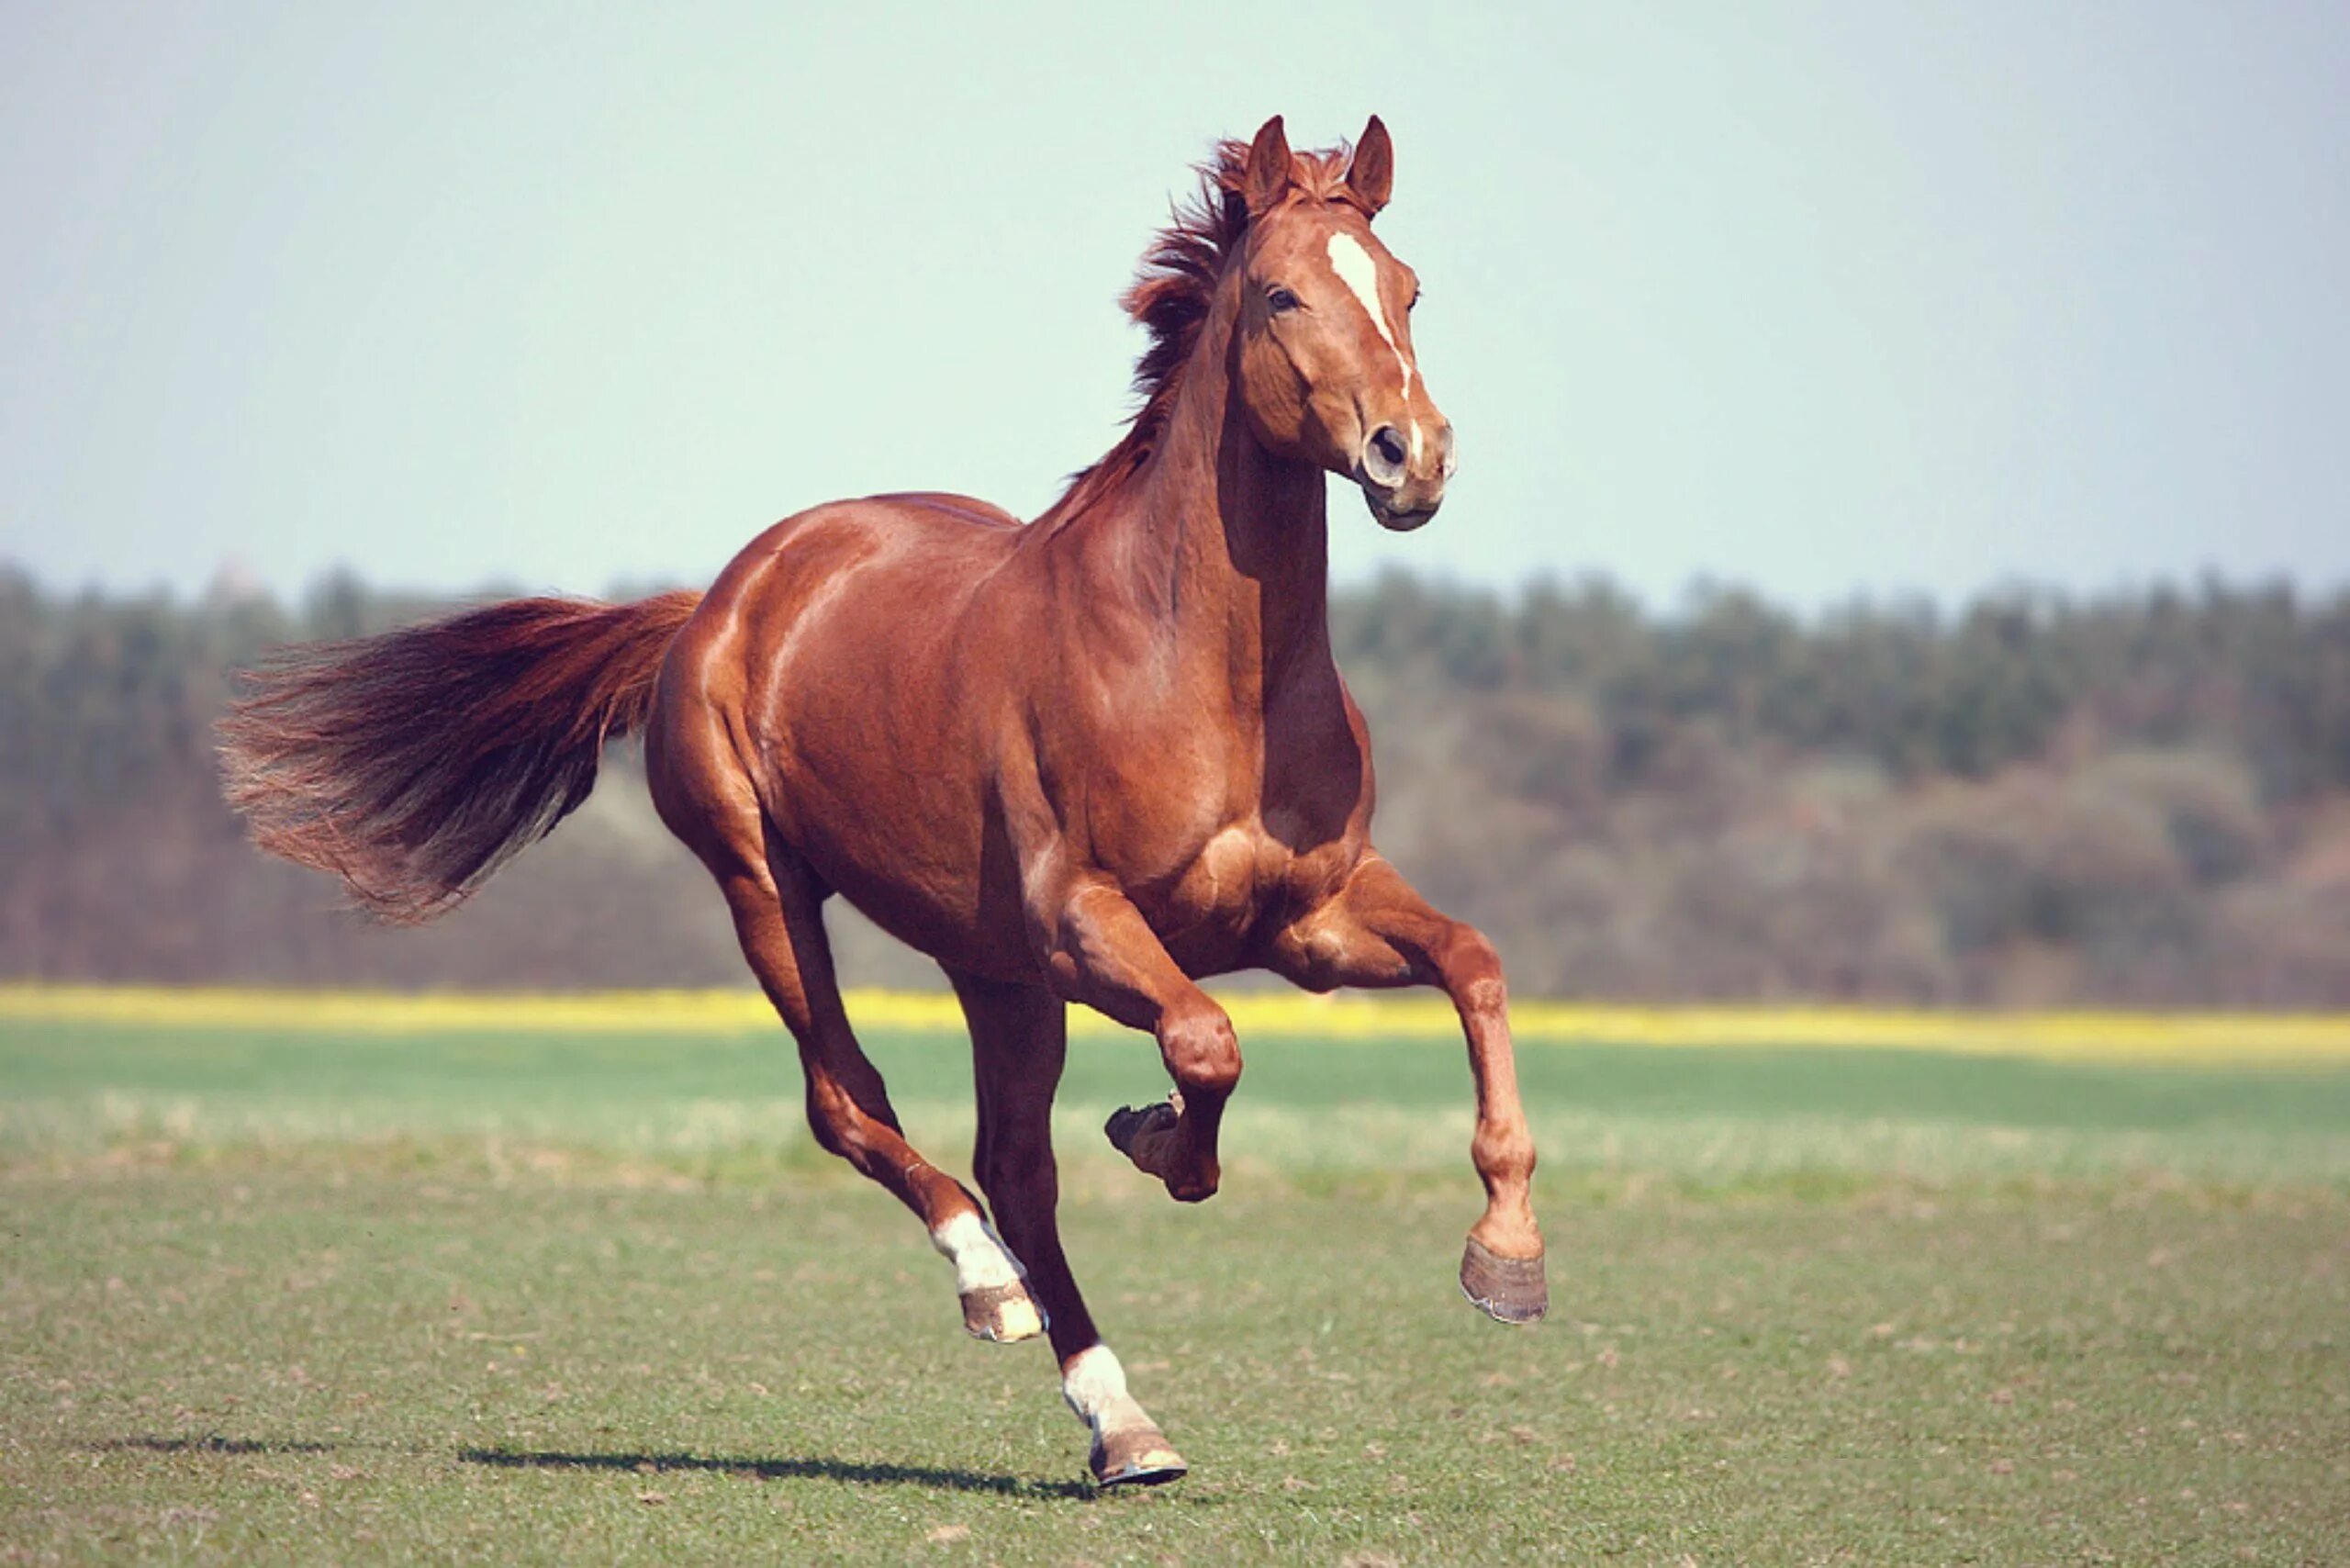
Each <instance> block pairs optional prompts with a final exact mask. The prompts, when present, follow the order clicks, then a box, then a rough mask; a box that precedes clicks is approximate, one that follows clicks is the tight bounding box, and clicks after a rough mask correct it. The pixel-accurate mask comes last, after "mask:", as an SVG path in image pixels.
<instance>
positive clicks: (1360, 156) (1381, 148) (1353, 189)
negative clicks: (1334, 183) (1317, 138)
mask: <svg viewBox="0 0 2350 1568" xmlns="http://www.w3.org/2000/svg"><path fill="white" fill-rule="evenodd" d="M1394 188H1395V143H1394V142H1393V140H1389V138H1388V135H1387V127H1386V126H1385V125H1384V124H1383V123H1382V121H1381V120H1380V118H1379V117H1378V116H1377V115H1373V116H1371V123H1370V124H1369V125H1367V126H1364V127H1363V128H1362V140H1360V141H1358V142H1356V143H1355V156H1354V161H1353V162H1350V163H1348V165H1347V190H1348V192H1349V193H1350V194H1351V195H1352V196H1353V197H1354V202H1355V205H1356V206H1357V207H1361V208H1362V212H1363V216H1364V217H1365V218H1376V217H1378V216H1379V209H1380V208H1381V207H1385V206H1386V205H1387V197H1388V194H1389V193H1390V192H1392V191H1393V189H1394Z"/></svg>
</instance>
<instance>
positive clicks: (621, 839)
mask: <svg viewBox="0 0 2350 1568" xmlns="http://www.w3.org/2000/svg"><path fill="white" fill-rule="evenodd" d="M433 608H435V607H434V606H433V605H431V603H429V602H427V601H422V600H418V599H399V598H394V597H389V596H384V595H379V594H375V593H373V592H370V591H367V590H365V589H364V588H362V587H361V586H360V585H358V584H356V583H354V582H353V581H350V580H348V579H339V580H336V581H333V582H330V583H329V584H326V585H324V586H323V587H321V588H319V590H318V591H317V592H315V593H313V594H312V595H311V596H309V598H308V599H307V600H306V601H305V602H304V603H302V604H301V605H299V606H294V607H287V606H282V605H278V604H275V603H273V602H271V601H269V600H267V599H261V598H256V597H253V596H250V595H243V594H235V593H220V594H215V595H214V596H211V597H210V598H208V599H206V600H204V601H201V602H196V603H189V602H184V601H174V600H173V599H167V598H161V597H156V598H143V599H126V598H106V597H92V596H84V597H75V598H65V597H61V596H57V595H53V594H49V593H46V592H44V591H43V590H42V589H40V588H39V587H37V586H36V585H35V584H33V583H32V582H31V581H30V580H29V579H28V578H26V577H22V576H12V575H8V574H6V573H0V976H15V977H24V976H39V977H49V978H68V977H77V978H96V979H159V980H255V981H272V982H281V983H330V982H345V983H348V982H354V981H365V982H375V983H392V984H472V985H481V984H488V985H506V986H566V985H616V984H708V983H737V982H738V981H740V980H741V977H742V971H741V969H740V966H739V960H738V959H737V958H735V956H734V954H733V947H732V943H731V938H730V936H729V935H728V930H727V924H726V921H725V918H724V914H723V911H722V908H721V907H720V906H719V902H718V900H717V898H716V897H715V895H714V893H713V892H712V891H711V889H710V888H709V886H708V885H707V882H706V880H705V879H703V877H702V874H701V872H700V870H699V868H698V867H697V866H695V865H694V863H693V862H692V861H691V859H690V858H689V857H687V856H686V855H685V854H684V853H683V851H682V850H680V849H678V848H677V846H675V845H674V844H672V843H671V842H670V841H669V840H668V838H667V836H666V833H665V832H664V831H663V830H662V829H661V828H660V826H659V824H658V823H655V821H654V820H653V818H652V813H651V811H650V808H649V805H648V804H647V803H646V802H645V801H644V798H643V790H642V788H641V786H640V785H638V784H636V783H635V782H634V781H633V780H631V779H627V778H613V779H611V780H610V781H609V782H608V785H607V787H606V788H604V789H602V790H599V792H598V794H597V797H596V798H595V800H594V801H591V803H590V805H589V807H588V809H587V810H586V811H583V812H581V813H580V814H579V816H578V817H577V818H576V819H575V820H574V821H573V822H571V823H566V824H565V827H564V828H563V829H562V830H561V831H560V832H559V833H557V834H556V835H555V836H554V839H552V840H551V841H549V843H548V844H547V845H545V846H542V847H540V848H539V849H537V850H534V851H533V852H532V854H530V855H528V856H525V857H523V858H522V859H521V860H520V861H519V862H518V863H517V864H516V866H515V867H514V868H511V869H509V871H508V872H506V873H505V874H504V875H503V876H502V877H501V879H499V880H498V882H496V883H494V884H493V885H492V886H491V887H490V889H489V890H487V892H486V893H485V894H484V895H483V896H482V897H481V898H480V899H478V900H477V901H476V902H475V903H474V904H473V905H471V906H469V907H468V908H466V909H464V910H463V911H461V912H459V913H457V914H456V915H454V916H453V917H451V918H450V919H449V920H448V921H446V922H444V923H442V924H440V925H438V926H436V927H433V928H430V929H428V930H426V931H423V932H397V933H392V932H378V931H375V930H372V929H369V928H366V927H364V925H362V924H360V923H358V922H356V921H355V920H353V919H352V918H350V917H347V916H330V915H328V914H326V913H324V912H325V911H326V909H327V908H328V906H330V904H331V902H332V896H331V890H330V888H329V887H328V886H327V885H326V884H324V883H323V882H322V881H320V880H319V879H316V878H313V877H309V876H307V875H305V874H303V873H300V872H297V871H294V870H292V869H291V868H285V867H282V866H277V865H274V864H273V863H269V862H266V861H264V860H263V859H262V857H259V856H257V855H255V854H253V853H252V852H251V851H250V850H248V849H247V848H245V847H244V846H243V845H242V843H241V835H240V834H239V832H238V829H237V826H236V824H235V823H234V822H233V820H232V819H230V818H229V815H228V813H227V812H226V811H225V810H224V809H223V808H222V807H221V806H220V805H219V803H218V793H217V789H216V784H215V778H214V775H213V770H212V764H211V756H210V736H209V730H210V725H211V722H212V720H213V718H214V717H215V715H216V714H217V713H218V711H219V708H220V705H221V703H222V702H223V701H224V700H226V698H227V695H228V693H229V673H228V672H229V670H231V669H232V668H233V667H235V666H238V665H240V664H242V663H244V662H247V661H249V660H251V659H252V657H253V656H254V655H257V654H258V653H259V652H260V651H261V650H262V649H263V648H264V647H266V646H268V645H270V644H274V643H277V642H283V641H290V640H299V639H308V638H313V637H323V636H348V635H352V634H354V633H361V632H364V631H370V630H375V629H379V628H381V627H385V626H388V625H392V624H396V623H397V622H401V621H404V620H408V619H412V618H414V617H415V616H417V615H420V614H423V613H428V612H429V611H430V610H432V609H433ZM1332 626H1333V634H1334V637H1335V640H1336V643H1337V651H1338V655H1339V660H1340V663H1341V664H1342V666H1344V667H1345V669H1346V671H1347V673H1348V678H1349V680H1350V682H1351V683H1352V684H1353V686H1354V688H1355V690H1356V693H1357V695H1358V697H1359V698H1360V700H1361V701H1362V703H1363V706H1364V708H1365V709H1366V711H1367V712H1368V713H1369V715H1370V718H1371V724H1372V734H1373V736H1374V738H1375V740H1376V743H1377V746H1378V758H1379V763H1380V778H1381V803H1380V814H1379V838H1380V841H1381V843H1382V847H1383V848H1385V850H1386V851H1387V853H1388V854H1389V855H1390V856H1391V857H1393V858H1394V859H1395V860H1396V861H1398V862H1399V863H1400V864H1401V865H1402V866H1403V867H1404V868H1405V870H1406V871H1407V872H1409V873H1410V874H1411V875H1412V876H1413V877H1414V879H1416V881H1417V882H1418V883H1419V884H1420V885H1421V886H1422V887H1423V888H1424V889H1425V890H1427V892H1428V893H1429V894H1430V895H1431V896H1432V897H1434V898H1436V899H1437V900H1438V902H1439V903H1441V904H1443V905H1445V906H1446V907H1448V908H1450V909H1452V910H1454V911H1456V912H1457V913H1460V914H1462V915H1464V916H1466V917H1468V918H1472V919H1474V920H1476V921H1477V922H1478V923H1479V924H1482V925H1483V926H1484V927H1485V928H1486V929H1487V930H1488V931H1489V932H1490V933H1491V934H1492V935H1494V938H1495V940H1496V941H1497V942H1498V943H1499V944H1500V946H1501V947H1502V950H1503V953H1504V955H1505V958H1507V959H1508V961H1509V964H1510V969H1511V972H1512V976H1513V979H1514V980H1515V982H1516V986H1517V988H1518V990H1519V991H1521V992H1524V993H1535V992H1540V993H1549V994H1561V995H1590V996H1605V997H1625V998H1641V997H1647V998H1658V999H1679V998H1693V997H1713V998H1763V999H1770V998H1795V997H1821V998H1831V999H1855V1000H1860V999H1868V1000H1885V1001H1914V1002H1938V1003H1967V1004H1995V1005H1997V1004H2023V1003H2034V1004H2048V1003H2087V1002H2111V1003H2126V1004H2143V1005H2176V1004H2200V1005H2214V1006H2216V1005H2247V1006H2260V1007H2278V1006H2340V1005H2345V1004H2350V595H2343V594H2336V595H2333V596H2330V597H2324V598H2310V597H2306V596H2303V595H2300V594H2297V593H2296V592H2294V591H2293V590H2292V589H2290V588H2284V587H2262V588H2240V587H2233V586H2230V585H2226V584H2222V583H2219V582H2208V583H2205V584H2202V585H2199V586H2198V587H2196V588H2192V589H2191V590H2177V589H2169V588H2157V589H2153V590H2149V591H2145V592H2141V593H2131V594H2115V595H2109V596H2103V597H2099V598H2095V599H2068V598H2065V597H2063V596H2059V595H2054V594H2049V593H2042V592H2035V591H2021V590H2020V591H2017V592H2013V593H2007V594H1999V595H1994V596H1991V597H1988V598H1986V599H1980V600H1978V601H1976V602H1975V603H1973V604H1971V605H1969V606H1967V607H1965V608H1964V609H1963V610H1957V611H1954V612H1945V611H1942V610H1937V609H1936V608H1934V607H1933V606H1930V605H1928V604H1923V603H1919V604H1914V605H1895V606H1884V605H1855V606H1852V607H1848V608H1845V609H1841V610H1836V611H1833V612H1830V613H1828V614H1825V615H1821V616H1813V617H1807V616H1801V615H1796V614H1793V613H1790V612H1788V611H1786V610H1783V609H1780V608H1777V607H1774V606H1773V605H1770V604H1768V603H1766V602H1764V601H1762V600H1761V599H1757V598H1755V597H1753V596H1752V595H1751V594H1747V593H1743V592H1740V591H1736V590H1708V591H1702V592H1699V593H1697V594H1695V595H1693V596H1692V597H1691V598H1690V599H1689V600H1688V602H1687V603H1685V604H1684V605H1683V606H1681V607H1679V608H1677V609H1676V610H1673V611H1671V612H1669V613H1660V612H1657V611H1654V610H1649V609H1647V608H1645V607H1643V606H1642V605H1641V604H1640V603H1639V602H1638V601H1637V600H1635V599H1631V598H1630V597H1628V595H1626V594H1624V593H1623V592H1621V591H1620V590H1618V589H1617V588H1613V587H1611V586H1609V585H1608V584H1606V583H1605V582H1597V581H1594V582H1586V583H1582V584H1577V585H1572V586H1568V587H1560V586H1555V585H1546V586H1538V587H1536V588H1531V589H1529V590H1527V591H1526V592H1524V593H1521V594H1517V595H1514V596H1499V595H1494V594H1489V593H1483V592H1476V591H1471V590H1466V589H1460V588H1447V587H1440V586H1434V585H1430V584H1428V583H1426V582H1423V581H1420V580H1417V579H1415V578H1411V577H1402V576H1394V577H1387V578H1384V579H1382V580H1381V581H1380V582H1378V583H1376V584H1375V585H1373V586H1371V587H1370V588H1365V589H1361V590H1358V591H1352V592H1347V593H1342V594H1340V595H1339V596H1338V597H1337V600H1336V602H1335V603H1334V606H1333V618H1332ZM612 766H613V767H614V768H615V769H616V770H618V771H620V772H623V773H624V772H627V771H629V770H631V769H632V759H631V758H629V757H628V756H626V755H625V754H616V755H615V756H614V758H613V762H612ZM841 925H842V931H841V937H842V943H843V946H844V949H845V964H844V967H845V969H847V970H848V971H849V972H850V974H851V975H852V977H853V978H869V979H874V980H890V981H896V982H900V983H906V982H912V983H927V982H930V981H931V980H934V972H933V971H930V970H928V969H927V968H926V966H924V965H923V964H922V963H921V962H920V961H919V960H918V959H914V958H912V957H911V956H909V955H906V954H904V953H903V952H902V951H901V950H899V949H896V948H895V947H894V946H891V945H890V944H888V943H886V942H885V941H882V940H881V939H879V938H878V937H877V936H876V935H874V934H872V933H870V932H867V931H864V930H861V929H858V928H856V923H854V922H852V921H846V920H844V921H843V922H842V923H841Z"/></svg>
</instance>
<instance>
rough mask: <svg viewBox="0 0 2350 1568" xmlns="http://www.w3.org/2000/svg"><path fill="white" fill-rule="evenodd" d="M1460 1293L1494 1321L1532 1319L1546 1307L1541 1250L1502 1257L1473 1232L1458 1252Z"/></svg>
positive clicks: (1547, 1298) (1547, 1286)
mask: <svg viewBox="0 0 2350 1568" xmlns="http://www.w3.org/2000/svg"><path fill="white" fill-rule="evenodd" d="M1460 1294H1462V1295H1465V1296H1467V1297H1468V1298H1469V1301H1470V1304H1471V1305H1473V1306H1475V1307H1476V1309H1477V1310H1478V1311H1480V1312H1482V1313H1483V1314H1484V1315H1485V1316H1488V1317H1490V1318H1492V1319H1493V1320H1494V1322H1496V1323H1532V1322H1534V1321H1536V1320H1537V1319H1539V1317H1540V1316H1542V1315H1543V1314H1544V1313H1546V1312H1548V1311H1550V1284H1549V1283H1548V1282H1546V1281H1545V1279H1544V1278H1543V1270H1542V1254H1541V1253H1539V1252H1537V1253H1536V1254H1535V1255H1534V1256H1533V1257H1531V1258H1504V1257H1502V1256H1501V1255H1500V1254H1498V1253H1496V1252H1494V1251H1493V1250H1491V1249H1489V1248H1487V1247H1486V1246H1485V1244H1484V1243H1483V1242H1482V1241H1480V1240H1478V1239H1477V1238H1475V1237H1473V1236H1472V1237H1471V1238H1469V1245H1468V1247H1467V1248H1466V1249H1463V1250H1462V1252H1461V1254H1460Z"/></svg>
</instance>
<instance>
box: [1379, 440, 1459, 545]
mask: <svg viewBox="0 0 2350 1568" xmlns="http://www.w3.org/2000/svg"><path fill="white" fill-rule="evenodd" d="M1455 466H1456V461H1455V459H1454V457H1453V450H1452V426H1451V424H1450V423H1449V422H1445V423H1439V424H1438V426H1437V427H1436V431H1435V434H1434V437H1433V439H1431V438H1430V436H1429V434H1428V431H1427V426H1425V425H1422V424H1419V423H1415V424H1414V425H1413V427H1412V429H1411V431H1410V432H1409V433H1408V434H1406V433H1405V432H1404V431H1399V430H1397V429H1396V428H1395V427H1394V426H1393V425H1382V426H1380V427H1379V428H1378V429H1377V430H1375V431H1371V436H1370V438H1369V439H1368V440H1366V441H1365V442H1363V443H1362V451H1361V453H1360V454H1359V455H1357V457H1356V458H1355V471H1354V481H1355V483H1356V484H1358V485H1360V486H1361V487H1362V496H1363V500H1364V501H1365V502H1366V503H1367V504H1368V505H1369V506H1370V508H1371V516H1372V517H1373V518H1375V519H1377V520H1378V522H1379V526H1380V527H1382V528H1385V529H1390V530H1392V531H1393V532H1397V533H1409V532H1412V530H1414V529H1416V528H1417V527H1419V526H1420V525H1421V524H1423V523H1425V522H1427V521H1428V519H1430V518H1432V517H1434V516H1435V515H1436V509H1437V508H1438V507H1439V506H1441V505H1443V504H1444V487H1445V486H1446V484H1447V483H1448V482H1449V481H1450V479H1451V478H1452V471H1453V469H1454V467H1455Z"/></svg>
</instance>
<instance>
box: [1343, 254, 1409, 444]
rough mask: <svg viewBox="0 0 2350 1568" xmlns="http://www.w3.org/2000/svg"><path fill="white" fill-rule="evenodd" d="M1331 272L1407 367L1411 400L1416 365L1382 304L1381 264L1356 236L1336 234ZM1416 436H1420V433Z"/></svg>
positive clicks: (1406, 393) (1406, 384) (1406, 381)
mask: <svg viewBox="0 0 2350 1568" xmlns="http://www.w3.org/2000/svg"><path fill="white" fill-rule="evenodd" d="M1330 270H1331V271H1332V272H1334V273H1337V274H1338V281H1339V282H1340V283H1343V284H1345V285H1346V286H1347V287H1348V289H1349V290H1350V291H1352V293H1353V294H1354V297H1356V298H1357V299H1359V300H1360V301H1362V308H1364V309H1365V310H1367V311H1369V312H1370V313H1371V325H1372V326H1374V327H1376V328H1378V329H1379V335H1380V336H1381V337H1382V338H1384V339H1385V340H1386V341H1387V346H1388V347H1389V348H1391V349H1393V350H1394V352H1395V363H1396V364H1400V365H1402V366H1403V367H1404V397H1405V398H1409V397H1411V395H1412V362H1411V361H1410V360H1408V359H1405V358H1404V351H1403V350H1402V349H1400V348H1396V346H1395V334H1394V333H1393V332H1392V331H1390V330H1388V327H1387V308H1386V307H1385V306H1383V305H1382V304H1380V303H1379V263H1377V262H1374V261H1372V260H1371V252H1369V251H1366V250H1364V249H1363V248H1362V241H1360V240H1358V239H1356V238H1355V237H1354V236H1353V235H1351V234H1333V235H1331V236H1330ZM1413 433H1414V434H1417V433H1418V432H1417V431H1414V432H1413Z"/></svg>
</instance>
